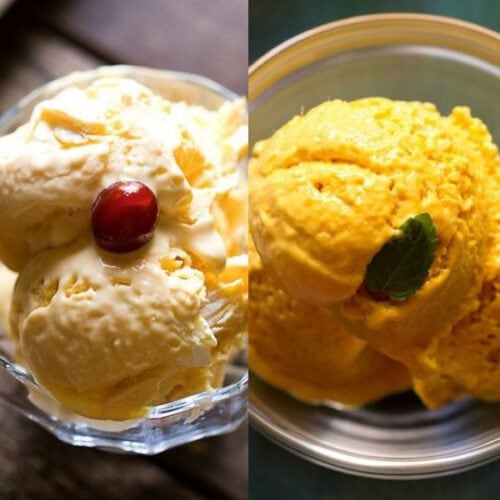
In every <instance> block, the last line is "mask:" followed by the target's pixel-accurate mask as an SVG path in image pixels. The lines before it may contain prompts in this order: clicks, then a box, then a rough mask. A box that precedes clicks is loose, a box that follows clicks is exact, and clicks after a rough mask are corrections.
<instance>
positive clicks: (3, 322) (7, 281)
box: [0, 262, 17, 332]
mask: <svg viewBox="0 0 500 500" xmlns="http://www.w3.org/2000/svg"><path fill="white" fill-rule="evenodd" d="M16 279H17V274H16V273H14V272H12V271H11V270H10V269H8V268H7V267H5V266H4V265H3V264H2V263H1V262H0V329H2V330H3V331H4V332H8V331H9V330H10V327H9V311H10V302H11V297H12V292H13V290H14V283H15V282H16Z"/></svg>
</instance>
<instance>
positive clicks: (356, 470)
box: [249, 14, 500, 479]
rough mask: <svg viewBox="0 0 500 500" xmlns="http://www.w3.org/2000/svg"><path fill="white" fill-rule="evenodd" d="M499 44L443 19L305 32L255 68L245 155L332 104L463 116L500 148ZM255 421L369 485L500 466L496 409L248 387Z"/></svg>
mask: <svg viewBox="0 0 500 500" xmlns="http://www.w3.org/2000/svg"><path fill="white" fill-rule="evenodd" d="M499 95H500V36H499V35H498V34H497V33H494V32H491V31H488V30H486V29H483V28H481V27H479V26H475V25H472V24H469V23H465V22H461V21H457V20H454V19H448V18H443V17H437V16H428V15H417V14H381V15H371V16H362V17H357V18H351V19H346V20H343V21H340V22H334V23H330V24H326V25H324V26H320V27H318V28H315V29H313V30H310V31H307V32H305V33H303V34H301V35H298V36H297V37H295V38H292V39H291V40H289V41H287V42H285V43H284V44H282V45H280V46H278V47H277V48H275V49H274V50H272V51H271V52H269V53H268V54H266V55H264V56H263V57H262V58H261V59H259V60H258V61H257V62H256V63H255V64H254V65H253V66H251V68H250V76H249V108H250V144H251V145H252V144H253V143H255V142H256V141H258V140H260V139H264V138H267V137H269V136H270V135H271V134H272V133H273V132H274V131H275V130H276V129H277V128H279V127H280V126H281V125H283V124H284V123H285V122H287V121H288V120H289V119H290V118H292V117H293V116H295V115H297V114H300V113H301V112H302V110H308V109H310V108H311V107H313V106H315V105H317V104H319V103H321V102H323V101H325V100H328V99H332V98H341V99H345V100H352V99H357V98H361V97H368V96H384V97H389V98H392V99H403V100H418V101H430V102H434V103H435V104H436V105H437V106H438V108H439V109H440V111H441V113H445V114H447V113H448V112H449V111H450V110H451V108H452V107H453V106H455V105H467V106H469V107H470V108H471V109H472V112H473V115H474V116H478V117H479V118H481V119H482V120H483V121H484V122H485V123H486V124H487V125H488V127H489V129H490V131H491V132H492V134H493V136H494V139H495V142H496V143H497V144H500V118H499V117H500V100H499V99H498V96H499ZM249 413H250V421H251V423H252V425H254V426H255V427H256V428H257V429H258V430H260V431H261V432H262V433H263V434H265V435H266V436H268V437H269V438H271V439H272V440H274V441H275V442H276V443H278V444H280V445H281V446H283V447H285V448H286V449H288V450H289V451H292V452H293V453H296V454H298V455H300V456H302V457H304V458H306V459H308V460H310V461H312V462H315V463H317V464H320V465H322V466H325V467H329V468H332V469H336V470H340V471H343V472H348V473H351V474H357V475H361V476H366V477H374V478H384V479H416V478H430V477H436V476H441V475H447V474H453V473H457V472H461V471H464V470H466V469H470V468H473V467H476V466H479V465H481V464H484V463H486V462H488V461H492V460H494V459H496V458H498V457H499V456H500V404H498V403H497V404H485V403H481V402H478V401H473V400H462V401H460V402H457V403H455V404H452V405H449V406H447V407H446V408H443V409H441V410H438V411H429V410H426V409H425V408H424V407H423V406H422V405H421V404H420V403H419V401H418V399H417V398H416V396H414V395H413V394H412V393H408V394H405V395H401V396H396V397H393V398H389V399H387V400H384V401H381V402H379V403H378V404H375V405H371V406H368V407H365V408H361V409H357V410H349V409H346V408H342V407H340V406H339V407H325V406H313V405H307V404H304V403H301V402H298V401H296V400H294V399H293V398H291V397H290V396H288V395H287V394H285V393H283V392H281V391H278V390H277V389H274V388H272V387H271V386H269V385H267V384H266V383H264V382H263V381H261V380H259V379H258V378H257V377H255V376H253V377H252V380H251V383H250V392H249Z"/></svg>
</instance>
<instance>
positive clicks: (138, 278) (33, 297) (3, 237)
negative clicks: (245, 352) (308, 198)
mask: <svg viewBox="0 0 500 500" xmlns="http://www.w3.org/2000/svg"><path fill="white" fill-rule="evenodd" d="M245 120H246V117H245V103H244V101H242V100H240V101H234V102H227V103H225V104H223V105H222V106H221V107H220V108H219V109H218V110H216V111H209V110H207V109H205V108H203V107H200V106H190V105H188V104H186V103H183V102H177V103H174V102H169V101H166V100H164V99H162V98H161V97H160V96H158V95H155V94H153V93H152V92H151V91H150V90H149V89H147V88H146V87H144V86H142V85H140V84H138V83H136V82H134V81H131V80H127V79H111V78H109V79H101V80H97V81H95V82H94V83H92V84H91V85H89V86H88V87H86V88H83V89H82V88H77V87H71V88H67V89H66V90H63V91H62V92H61V93H60V94H58V95H57V96H55V97H54V98H53V99H50V100H47V101H44V102H42V103H41V104H39V105H38V106H37V107H36V108H35V110H34V112H33V114H32V117H31V119H30V121H29V122H28V123H27V124H26V125H23V126H22V127H20V128H19V129H18V130H17V131H15V132H14V133H13V134H11V135H9V136H6V137H3V138H1V139H0V194H1V196H0V198H1V200H0V214H1V215H0V241H1V243H0V258H1V259H2V260H4V262H5V263H7V264H8V265H9V266H10V267H11V268H12V269H14V270H16V271H19V272H20V276H19V280H18V283H17V286H16V288H15V292H14V297H13V305H12V310H11V325H12V336H13V339H14V341H15V346H16V351H17V358H18V360H19V361H20V362H21V363H22V364H24V365H25V366H26V367H28V368H29V369H30V370H31V371H32V372H33V374H34V376H35V377H36V379H37V381H38V382H39V383H40V384H42V385H43V386H44V387H45V388H46V389H48V390H49V391H50V393H51V394H52V395H53V396H55V397H56V399H58V400H59V401H60V402H62V403H63V405H64V406H66V407H67V408H69V409H71V410H73V411H75V412H77V413H79V414H82V415H85V416H88V417H92V418H101V419H103V418H105V419H116V420H120V419H127V418H131V417H135V416H138V415H141V414H142V413H144V411H145V407H146V406H148V405H152V404H157V403H161V402H166V401H170V400H172V399H176V398H178V397H182V396H185V395H189V394H193V393H195V392H199V391H202V390H209V389H213V388H215V387H218V386H220V385H221V383H222V380H223V374H224V367H225V364H226V363H227V362H228V360H229V359H230V358H231V357H232V356H233V355H234V354H235V353H236V352H237V351H238V350H239V349H240V348H241V346H242V344H243V340H244V335H245V331H246V310H245V309H246V287H247V280H246V272H247V271H246V269H247V267H246V266H247V264H246V256H245V254H246V241H245V240H244V239H242V237H241V234H240V233H242V232H243V233H246V220H242V219H241V217H239V218H238V217H235V216H232V215H231V214H229V213H228V210H227V204H228V201H227V200H230V199H233V198H235V197H236V198H237V197H238V195H236V194H235V193H237V192H238V190H239V189H241V188H240V187H239V186H240V184H241V183H242V182H243V181H242V179H241V178H240V176H239V174H238V172H237V164H238V161H239V160H240V159H241V158H242V156H243V155H244V154H245V153H246V140H247V133H246V125H245ZM129 181H138V182H139V183H141V184H142V185H144V186H147V188H148V189H149V190H150V191H152V192H153V193H154V197H155V198H156V200H157V204H158V208H159V216H158V220H157V225H156V228H155V229H154V233H153V237H152V240H151V241H150V242H149V243H147V244H145V245H144V246H142V247H141V248H139V249H137V250H134V251H128V252H125V253H114V252H111V251H107V250H106V249H104V248H102V245H100V244H98V243H99V240H98V239H97V237H96V239H95V240H94V237H95V235H96V230H95V229H96V228H95V227H93V226H92V225H93V224H94V219H93V215H94V214H95V210H96V208H95V207H96V203H97V201H95V200H97V199H98V195H100V193H103V191H105V190H107V189H108V188H109V187H110V186H115V185H116V183H126V182H129ZM93 204H94V208H93ZM241 213H242V214H243V213H245V212H244V209H242V210H241ZM91 215H92V218H91ZM91 220H92V223H91ZM125 222H126V221H123V224H125ZM241 226H242V227H243V229H242V227H241ZM124 227H125V226H124Z"/></svg>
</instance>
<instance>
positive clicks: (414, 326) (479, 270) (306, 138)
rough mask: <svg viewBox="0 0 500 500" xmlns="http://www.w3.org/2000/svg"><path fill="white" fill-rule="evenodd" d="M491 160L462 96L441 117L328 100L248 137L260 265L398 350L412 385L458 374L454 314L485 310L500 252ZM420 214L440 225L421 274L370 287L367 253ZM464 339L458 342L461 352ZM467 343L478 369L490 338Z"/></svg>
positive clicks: (410, 105) (414, 107)
mask: <svg viewBox="0 0 500 500" xmlns="http://www.w3.org/2000/svg"><path fill="white" fill-rule="evenodd" d="M498 165H499V163H498V151H497V148H496V147H495V145H494V144H493V142H492V140H491V136H490V135H489V133H488V131H487V129H486V127H485V126H484V124H483V123H482V122H481V121H480V120H478V119H475V118H472V117H471V115H470V112H469V110H468V109H467V108H463V107H459V108H455V109H454V110H453V111H452V113H451V114H450V116H448V117H445V116H441V115H440V114H439V112H438V111H437V110H436V108H435V107H434V106H433V105H432V104H428V103H427V104H426V103H418V102H401V101H391V100H388V99H383V98H367V99H360V100H358V101H354V102H350V103H347V102H343V101H339V100H336V101H330V102H326V103H323V104H322V105H320V106H318V107H316V108H314V109H312V110H311V111H309V112H308V113H307V114H305V115H304V116H297V117H295V118H294V119H292V120H291V121H290V122H289V123H287V124H286V125H284V126H283V127H282V128H281V129H280V130H278V131H277V132H276V133H275V134H274V135H273V136H272V137H271V138H269V139H268V140H266V141H262V142H260V143H258V144H257V145H256V147H255V151H254V158H253V160H252V161H251V165H250V179H251V182H250V186H251V194H250V224H251V230H252V235H253V237H254V240H255V244H256V247H257V250H258V252H259V254H260V256H261V257H262V260H263V264H264V266H265V267H266V269H267V270H268V271H269V272H270V273H272V275H273V276H274V278H275V280H276V281H277V283H278V284H279V285H280V286H281V287H282V288H283V289H284V290H285V291H286V292H287V293H289V294H290V295H291V296H293V297H295V298H297V299H300V300H304V301H307V302H309V303H311V304H313V305H316V306H321V307H324V308H325V309H327V310H328V311H330V312H331V313H333V314H335V315H336V316H337V318H338V320H339V321H340V322H341V323H342V325H343V328H345V329H346V331H348V332H350V333H351V334H352V335H355V336H357V337H359V338H362V339H364V340H366V341H368V343H369V344H370V345H372V346H373V347H375V348H376V349H377V350H379V351H380V352H382V353H384V354H386V355H388V356H390V357H392V358H393V359H396V360H399V361H401V362H403V363H404V364H405V365H406V366H407V367H408V368H409V369H410V371H411V372H412V374H413V376H414V377H415V378H416V379H418V381H419V382H418V384H417V385H418V387H417V389H418V390H420V389H419V387H421V386H422V384H423V383H421V382H420V381H422V380H430V379H431V378H433V377H435V376H437V375H440V374H443V376H445V378H448V379H450V381H451V382H450V383H451V384H452V385H453V384H455V383H458V379H461V380H462V381H463V379H464V378H469V379H472V378H473V377H476V374H477V373H478V368H477V366H474V367H473V366H472V365H467V364H466V363H464V361H462V362H460V363H459V364H460V366H461V369H453V370H451V369H448V367H449V366H450V365H451V361H450V359H449V356H448V354H447V353H449V352H450V347H449V344H450V342H451V340H449V339H451V338H452V337H451V336H452V335H453V334H454V332H456V331H458V330H457V329H459V328H461V327H459V325H462V324H464V323H463V322H464V321H465V322H467V319H466V318H470V317H471V315H474V314H475V313H477V311H478V309H479V308H481V309H480V310H484V309H485V304H484V300H482V299H481V296H482V293H484V292H481V290H484V287H485V283H490V281H487V280H488V279H489V278H488V274H489V275H492V274H493V273H492V271H491V267H492V265H491V264H489V262H490V261H491V259H493V260H496V261H498V245H495V244H494V243H493V239H492V237H491V235H492V234H494V232H495V231H498V207H499V203H498V193H499V190H498V189H492V187H491V186H492V182H493V181H492V175H493V173H494V172H497V171H498ZM422 213H428V214H430V216H431V217H432V220H433V223H434V225H435V228H436V231H437V238H438V248H437V254H436V256H435V259H434V261H433V264H432V266H431V268H430V271H429V274H428V276H427V279H426V280H425V282H424V284H423V286H422V287H421V288H420V289H419V290H418V291H417V293H416V294H415V295H414V296H412V297H410V298H408V299H406V300H404V301H395V300H380V297H379V298H375V297H373V296H372V295H371V294H370V293H368V291H367V289H366V287H365V286H364V279H365V274H366V269H367V266H368V264H369V263H370V261H371V260H372V259H373V257H374V256H375V255H376V254H377V253H378V252H379V250H380V249H381V248H382V247H383V245H384V244H385V243H386V242H387V241H388V240H389V239H390V238H391V237H392V236H393V235H394V234H395V233H396V231H397V229H398V228H399V227H400V226H401V225H402V224H403V223H404V222H405V221H406V220H407V219H409V218H410V217H414V216H416V215H418V214H422ZM481 300H482V303H483V305H482V306H481V305H480V302H481ZM479 314H480V316H481V319H482V320H484V318H485V314H484V313H479ZM491 321H498V320H495V319H492V320H491ZM447 339H448V340H447ZM495 339H496V337H495ZM489 342H490V343H492V344H494V345H497V344H496V343H497V342H498V340H492V339H490V341H489ZM472 349H473V348H472V345H471V344H470V343H467V344H466V345H463V344H461V347H458V348H457V350H460V352H462V353H463V358H464V360H465V359H472V357H473V356H472V353H471V350H472ZM474 349H475V350H476V351H477V352H479V354H478V355H477V356H476V357H477V358H478V359H479V360H480V361H479V362H480V363H481V364H482V368H481V370H482V371H483V372H484V373H486V372H487V371H488V372H490V373H491V365H492V362H491V359H493V358H494V357H495V356H493V357H492V356H491V355H490V354H491V351H494V349H493V348H492V347H491V346H490V347H489V348H488V349H482V350H478V349H477V346H476V347H474ZM473 364H475V365H477V363H476V362H475V363H473ZM497 366H498V362H497ZM451 371H453V372H454V374H452V373H451ZM455 372H456V373H455ZM485 378H486V377H485ZM440 384H442V380H441V379H440ZM461 384H462V385H463V386H464V390H463V391H462V392H466V393H467V392H468V393H474V395H476V396H478V397H484V398H487V399H494V398H497V399H498V398H500V384H497V387H498V389H497V391H496V396H493V397H492V395H491V391H489V392H488V395H486V394H482V395H481V394H480V392H481V391H480V390H478V388H479V387H480V386H481V385H482V384H483V382H482V383H474V384H470V383H467V384H465V385H464V383H462V382H461ZM472 385H474V386H475V387H476V389H475V390H474V391H472V389H471V387H472ZM465 386H467V387H468V388H466V389H465ZM452 392H453V391H452ZM458 392H459V391H458ZM458 392H457V391H455V393H456V394H458ZM431 399H432V398H431V397H429V398H427V399H426V402H427V403H428V404H429V405H430V406H432V405H434V403H433V402H432V401H431ZM444 399H447V398H442V401H441V403H439V404H442V402H444ZM436 404H438V403H436Z"/></svg>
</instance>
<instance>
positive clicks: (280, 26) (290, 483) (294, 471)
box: [249, 0, 500, 500]
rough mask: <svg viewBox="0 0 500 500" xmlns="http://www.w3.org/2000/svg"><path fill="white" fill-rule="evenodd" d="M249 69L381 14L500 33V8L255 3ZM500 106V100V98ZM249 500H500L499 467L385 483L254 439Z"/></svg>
mask: <svg viewBox="0 0 500 500" xmlns="http://www.w3.org/2000/svg"><path fill="white" fill-rule="evenodd" d="M249 4H250V11H249V14H250V61H251V62H253V61H254V60H255V59H257V58H258V57H260V56H261V55H263V54H264V53H265V52H267V51H268V50H270V49H271V48H273V47H274V46H276V45H277V44H279V43H281V42H283V41H285V40H286V39H288V38H290V37H292V36H294V35H296V34H298V33H300V32H302V31H305V30H307V29H309V28H312V27H314V26H317V25H319V24H324V23H326V22H330V21H335V20H338V19H343V18H346V17H351V16H355V15H362V14H372V13H376V12H425V13H429V14H439V15H445V16H450V17H456V18H460V19H464V20H466V21H470V22H475V23H477V24H481V25H483V26H486V27H488V28H490V29H493V30H496V31H500V0H407V1H402V0H373V1H369V0H249ZM499 98H500V97H499ZM250 499H251V500H267V499H270V500H281V499H283V500H285V499H286V500H302V499H305V500H327V499H328V500H330V499H332V500H358V499H359V500H371V499H375V500H393V499H394V500H417V499H418V500H498V499H500V461H497V462H495V463H493V464H490V465H487V466H485V467H482V468H479V469H476V470H474V471H470V472H466V473H463V474H459V475H455V476H450V477H444V478H439V479H431V480H425V481H381V480H376V479H364V478H359V477H355V476H349V475H346V474H341V473H338V472H335V471H330V470H328V469H324V468H321V467H318V466H316V465H314V464H311V463H309V462H306V461H305V460H302V459H300V458H298V457H295V456H294V455H291V454H289V453H287V452H286V451H284V450H282V449H281V448H279V447H278V446H276V445H274V444H272V443H271V442H270V441H268V440H267V439H265V438H264V437H262V436H261V435H260V434H258V433H257V432H256V431H255V430H251V431H250Z"/></svg>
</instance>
